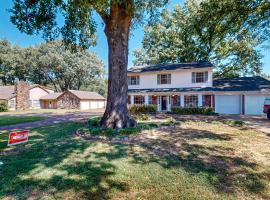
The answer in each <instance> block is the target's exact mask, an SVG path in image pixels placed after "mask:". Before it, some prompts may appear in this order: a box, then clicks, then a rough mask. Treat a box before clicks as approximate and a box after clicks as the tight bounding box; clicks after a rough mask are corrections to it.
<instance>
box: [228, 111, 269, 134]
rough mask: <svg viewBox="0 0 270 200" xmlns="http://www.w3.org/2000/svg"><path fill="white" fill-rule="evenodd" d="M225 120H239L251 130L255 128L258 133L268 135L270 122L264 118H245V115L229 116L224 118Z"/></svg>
mask: <svg viewBox="0 0 270 200" xmlns="http://www.w3.org/2000/svg"><path fill="white" fill-rule="evenodd" d="M226 118H227V119H231V120H240V121H243V122H245V124H246V125H247V126H249V127H251V128H255V129H257V130H259V131H262V132H265V133H267V134H270V120H269V119H267V117H266V116H264V115H260V116H247V115H235V116H233V115H230V116H226Z"/></svg>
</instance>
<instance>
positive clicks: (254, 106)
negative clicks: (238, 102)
mask: <svg viewBox="0 0 270 200" xmlns="http://www.w3.org/2000/svg"><path fill="white" fill-rule="evenodd" d="M266 97H270V95H268V96H267V95H245V114H246V115H262V114H263V104H264V100H265V98H266Z"/></svg>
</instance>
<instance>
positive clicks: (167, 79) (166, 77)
mask: <svg viewBox="0 0 270 200" xmlns="http://www.w3.org/2000/svg"><path fill="white" fill-rule="evenodd" d="M157 83H158V84H171V74H158V75H157Z"/></svg>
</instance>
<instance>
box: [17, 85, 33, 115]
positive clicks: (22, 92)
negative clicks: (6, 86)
mask: <svg viewBox="0 0 270 200" xmlns="http://www.w3.org/2000/svg"><path fill="white" fill-rule="evenodd" d="M15 94H16V110H26V109H28V108H29V103H28V101H29V98H30V97H29V84H28V83H26V82H24V81H18V82H16V83H15Z"/></svg>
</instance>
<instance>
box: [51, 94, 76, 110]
mask: <svg viewBox="0 0 270 200" xmlns="http://www.w3.org/2000/svg"><path fill="white" fill-rule="evenodd" d="M56 104H57V105H56V107H57V108H64V109H80V99H78V97H77V96H75V95H74V94H72V93H71V92H65V93H63V94H62V95H61V96H60V97H59V98H58V99H57V103H56Z"/></svg>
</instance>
